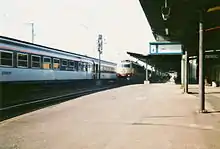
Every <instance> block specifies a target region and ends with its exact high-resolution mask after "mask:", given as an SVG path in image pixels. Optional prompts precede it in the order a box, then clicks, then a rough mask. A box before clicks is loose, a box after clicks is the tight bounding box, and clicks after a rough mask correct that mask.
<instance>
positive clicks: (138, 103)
mask: <svg viewBox="0 0 220 149" xmlns="http://www.w3.org/2000/svg"><path fill="white" fill-rule="evenodd" d="M207 107H208V110H209V111H212V113H208V114H199V113H197V111H198V109H199V101H198V98H197V97H195V96H193V95H187V94H182V90H181V89H180V86H178V85H172V84H140V85H130V86H124V87H120V88H115V89H111V90H106V91H102V92H98V93H95V94H91V95H87V96H84V97H80V98H77V99H75V100H71V101H67V102H64V103H61V104H58V105H54V106H51V107H48V108H44V109H41V110H38V111H35V112H32V113H28V114H25V115H22V116H19V117H16V118H12V119H10V120H6V121H3V122H1V123H0V149H219V148H220V123H219V120H220V116H219V113H218V112H216V111H214V109H212V106H211V105H210V104H209V103H207Z"/></svg>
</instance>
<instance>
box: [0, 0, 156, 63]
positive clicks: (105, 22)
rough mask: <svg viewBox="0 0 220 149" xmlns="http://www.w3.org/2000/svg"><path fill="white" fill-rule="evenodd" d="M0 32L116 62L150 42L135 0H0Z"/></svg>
mask: <svg viewBox="0 0 220 149" xmlns="http://www.w3.org/2000/svg"><path fill="white" fill-rule="evenodd" d="M0 2H1V5H0V22H1V23H0V35H2V36H9V37H13V38H17V39H21V40H25V41H30V42H31V36H32V35H31V25H30V24H29V23H32V22H33V23H34V31H35V37H34V42H35V43H36V44H41V45H45V46H49V47H53V48H59V49H62V50H65V51H70V52H74V53H79V54H84V55H88V56H92V57H98V52H97V38H98V34H102V35H103V37H104V43H105V44H104V46H103V54H102V56H101V57H102V59H104V60H109V61H113V62H118V61H120V60H123V59H127V58H129V57H128V55H127V54H126V52H127V51H129V52H135V53H141V54H146V53H147V52H148V48H149V42H151V41H155V39H154V37H153V35H152V32H151V29H150V26H149V24H148V21H147V18H146V17H145V14H144V12H143V10H142V8H141V5H140V3H139V0H0Z"/></svg>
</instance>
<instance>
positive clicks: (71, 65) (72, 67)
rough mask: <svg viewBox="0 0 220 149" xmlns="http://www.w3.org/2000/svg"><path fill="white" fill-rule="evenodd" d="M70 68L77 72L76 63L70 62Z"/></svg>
mask: <svg viewBox="0 0 220 149" xmlns="http://www.w3.org/2000/svg"><path fill="white" fill-rule="evenodd" d="M69 68H71V70H74V71H75V70H76V68H75V63H74V61H69Z"/></svg>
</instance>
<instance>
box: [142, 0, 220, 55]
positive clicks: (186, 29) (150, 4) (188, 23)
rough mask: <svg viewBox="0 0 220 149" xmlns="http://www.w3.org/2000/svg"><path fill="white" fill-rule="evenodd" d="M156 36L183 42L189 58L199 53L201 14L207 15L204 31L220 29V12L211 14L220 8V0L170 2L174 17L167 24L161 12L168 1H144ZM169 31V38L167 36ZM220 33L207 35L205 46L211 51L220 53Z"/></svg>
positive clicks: (146, 13) (204, 17)
mask: <svg viewBox="0 0 220 149" xmlns="http://www.w3.org/2000/svg"><path fill="white" fill-rule="evenodd" d="M140 3H141V6H142V8H143V10H144V12H145V15H146V18H147V20H148V22H149V24H150V26H151V29H152V32H153V34H154V36H155V37H156V36H157V35H160V36H163V37H164V38H165V39H167V40H170V41H180V42H181V43H182V44H183V45H184V47H186V48H187V50H188V52H189V54H191V55H196V54H197V53H198V52H197V51H198V36H199V32H198V30H199V21H200V14H201V12H203V20H204V29H205V30H206V29H209V28H214V27H216V26H220V19H216V18H220V11H215V12H210V13H207V12H206V11H207V10H208V9H209V8H212V7H215V6H220V1H218V0H168V6H169V7H170V17H169V18H168V20H167V21H164V20H163V18H162V14H161V8H162V7H163V6H164V3H165V0H140ZM165 28H168V31H169V34H168V35H166V32H165ZM219 33H220V29H218V30H213V31H206V32H204V43H205V47H206V48H208V49H219V48H220V44H219V42H218V39H220V34H219Z"/></svg>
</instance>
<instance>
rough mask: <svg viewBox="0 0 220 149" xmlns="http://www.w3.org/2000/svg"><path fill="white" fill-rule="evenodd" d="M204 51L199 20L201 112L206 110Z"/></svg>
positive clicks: (201, 24) (201, 23)
mask: <svg viewBox="0 0 220 149" xmlns="http://www.w3.org/2000/svg"><path fill="white" fill-rule="evenodd" d="M203 63H204V51H203V22H202V21H200V22H199V98H200V102H201V105H200V112H201V113H204V112H205V111H206V110H205V86H204V65H203Z"/></svg>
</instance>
